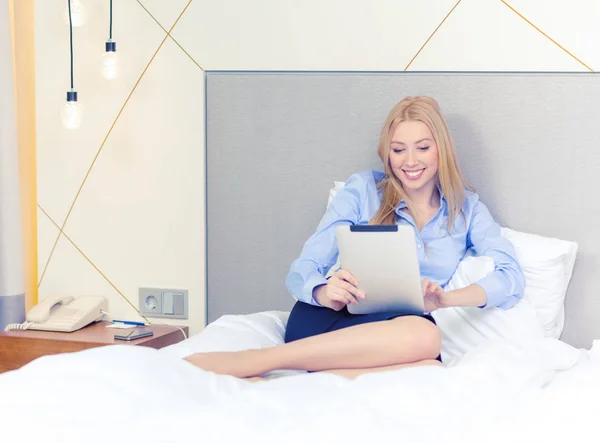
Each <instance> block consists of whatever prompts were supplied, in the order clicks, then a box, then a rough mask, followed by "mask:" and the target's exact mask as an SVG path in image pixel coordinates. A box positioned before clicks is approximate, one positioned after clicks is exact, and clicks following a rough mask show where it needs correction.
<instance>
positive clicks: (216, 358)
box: [185, 350, 268, 378]
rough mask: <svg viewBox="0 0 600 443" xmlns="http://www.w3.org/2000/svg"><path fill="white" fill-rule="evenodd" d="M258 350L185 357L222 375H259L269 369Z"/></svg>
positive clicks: (245, 376)
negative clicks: (258, 354)
mask: <svg viewBox="0 0 600 443" xmlns="http://www.w3.org/2000/svg"><path fill="white" fill-rule="evenodd" d="M256 354H257V351H254V350H248V351H240V352H201V353H198V354H193V355H190V356H188V357H186V358H185V360H187V361H189V362H190V363H192V364H194V365H196V366H198V367H199V368H202V369H204V370H206V371H210V372H214V373H216V374H222V375H233V376H234V377H239V378H247V377H257V376H259V375H262V374H263V373H265V372H267V371H268V368H264V367H263V366H264V363H263V364H261V359H260V358H259V357H258V356H257V355H256Z"/></svg>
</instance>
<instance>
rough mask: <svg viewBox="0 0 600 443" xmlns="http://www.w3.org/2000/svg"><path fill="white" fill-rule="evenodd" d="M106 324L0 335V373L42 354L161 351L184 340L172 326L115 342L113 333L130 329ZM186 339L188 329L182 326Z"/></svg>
mask: <svg viewBox="0 0 600 443" xmlns="http://www.w3.org/2000/svg"><path fill="white" fill-rule="evenodd" d="M108 324H110V322H98V323H92V324H91V325H89V326H86V327H85V328H82V329H80V330H79V331H75V332H48V331H34V330H26V331H20V330H14V331H8V332H0V373H1V372H6V371H11V370H13V369H18V368H20V367H21V366H23V365H25V364H27V363H29V362H30V361H32V360H35V359H36V358H38V357H41V356H43V355H50V354H62V353H63V352H77V351H82V350H84V349H89V348H96V347H98V346H107V345H126V346H148V347H151V348H154V349H160V348H164V347H165V346H169V345H172V344H175V343H178V342H180V341H182V340H183V339H184V337H183V333H182V332H181V330H180V329H178V328H176V327H175V326H169V325H151V326H146V327H143V328H137V329H138V330H151V331H152V332H154V335H152V336H150V337H145V338H140V339H137V340H132V341H124V340H115V338H114V336H115V334H122V333H123V332H125V333H127V332H126V331H131V329H111V328H108V329H107V328H106V325H108ZM182 329H183V330H184V331H185V334H186V335H187V336H189V333H188V327H187V326H182Z"/></svg>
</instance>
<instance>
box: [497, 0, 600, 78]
mask: <svg viewBox="0 0 600 443" xmlns="http://www.w3.org/2000/svg"><path fill="white" fill-rule="evenodd" d="M500 1H501V2H502V3H504V4H505V5H506V6H507V7H508V8H509V9H510V10H511V11H513V12H514V13H515V14H517V15H518V16H519V17H521V18H522V19H523V20H525V21H526V22H527V23H528V24H529V25H531V26H532V27H533V28H534V29H535V30H536V31H538V32H539V33H540V34H542V35H543V36H544V37H546V38H547V39H548V40H550V41H551V42H552V43H554V44H555V45H556V46H558V47H559V48H560V49H562V50H563V51H565V52H566V53H567V54H569V55H570V56H571V57H573V58H574V59H575V60H577V61H578V62H579V63H581V64H582V65H583V66H585V68H586V69H588V70H589V71H591V72H594V70H593V69H592V68H590V67H589V66H588V65H586V64H585V63H584V62H582V61H581V60H579V59H578V58H577V57H576V56H575V55H574V54H572V53H571V52H569V51H568V50H567V49H566V48H565V47H563V46H562V45H560V44H559V43H558V42H557V41H556V40H554V39H553V38H552V37H550V36H549V35H548V34H546V33H545V32H544V31H542V30H541V29H540V28H538V27H537V26H536V25H534V24H533V23H532V22H530V21H529V20H528V19H527V18H526V17H525V16H524V15H523V14H521V13H520V12H519V11H517V10H516V9H515V8H513V7H512V6H511V5H509V4H508V3H506V2H505V1H504V0H500Z"/></svg>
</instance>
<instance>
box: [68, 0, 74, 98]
mask: <svg viewBox="0 0 600 443" xmlns="http://www.w3.org/2000/svg"><path fill="white" fill-rule="evenodd" d="M67 3H68V6H69V40H70V46H71V90H73V21H72V19H71V0H67Z"/></svg>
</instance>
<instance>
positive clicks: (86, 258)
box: [37, 204, 150, 323]
mask: <svg viewBox="0 0 600 443" xmlns="http://www.w3.org/2000/svg"><path fill="white" fill-rule="evenodd" d="M37 207H38V208H40V211H42V212H43V213H44V215H45V216H46V217H47V218H48V220H50V222H51V223H52V224H53V225H54V226H56V228H57V229H58V230H59V231H60V226H58V223H56V222H55V221H54V220H53V219H52V217H50V215H49V214H48V213H47V212H46V211H45V210H44V208H42V207H41V206H40V205H39V204H38V205H37ZM62 235H63V236H64V237H65V238H66V239H67V240H68V241H69V243H71V245H72V246H73V247H74V248H75V249H77V252H79V253H80V254H81V256H82V257H83V258H84V259H85V260H86V261H87V262H88V263H89V264H90V265H92V267H93V268H94V269H95V270H96V272H98V274H100V276H101V277H102V278H103V279H104V280H105V281H106V282H107V283H108V284H109V285H110V286H111V287H112V288H113V289H114V290H115V291H116V292H117V293H118V294H119V295H120V296H121V298H123V300H125V301H126V302H127V303H128V304H129V306H131V307H132V308H133V309H134V310H135V311H136V312H137V313H138V314H139V315H140V316H141V317H143V318H144V320H146V322H148V323H150V321H149V320H148V319H147V318H146V317H144V316H143V315H142V314H141V313H140V311H139V310H138V308H136V307H135V305H134V304H133V303H131V301H129V299H128V298H127V297H126V296H125V294H123V292H121V291H120V290H119V288H117V286H116V285H115V284H114V283H113V282H112V281H110V280H109V278H108V277H107V276H106V275H105V274H104V272H102V271H101V270H100V268H98V266H96V265H95V264H94V262H93V261H92V260H91V259H90V258H89V257H88V256H87V255H86V254H85V253H84V252H83V251H82V250H81V248H80V247H79V246H77V245H76V244H75V242H74V241H73V240H71V237H69V236H68V235H67V234H65V233H64V232H62Z"/></svg>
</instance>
